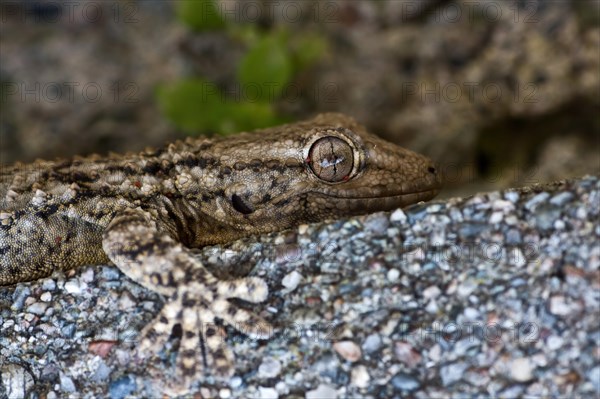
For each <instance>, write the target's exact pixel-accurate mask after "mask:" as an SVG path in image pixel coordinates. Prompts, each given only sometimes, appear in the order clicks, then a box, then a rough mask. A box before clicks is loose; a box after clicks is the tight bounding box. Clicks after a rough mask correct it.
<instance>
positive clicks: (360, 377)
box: [351, 364, 371, 388]
mask: <svg viewBox="0 0 600 399" xmlns="http://www.w3.org/2000/svg"><path fill="white" fill-rule="evenodd" d="M370 380H371V377H370V376H369V371H368V370H367V368H366V367H365V366H363V365H362V364H361V365H359V366H357V367H354V368H353V369H352V373H351V381H352V385H354V386H356V387H358V388H366V387H368V386H369V381H370Z"/></svg>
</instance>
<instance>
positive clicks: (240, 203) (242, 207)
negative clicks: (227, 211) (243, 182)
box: [231, 194, 254, 215]
mask: <svg viewBox="0 0 600 399" xmlns="http://www.w3.org/2000/svg"><path fill="white" fill-rule="evenodd" d="M231 205H232V206H233V209H235V210H236V211H238V212H239V213H243V214H244V215H249V214H251V213H252V212H254V208H252V206H250V205H249V204H248V203H247V202H246V201H244V200H243V199H242V197H240V196H239V195H237V194H233V195H232V196H231Z"/></svg>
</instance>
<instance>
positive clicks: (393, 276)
mask: <svg viewBox="0 0 600 399" xmlns="http://www.w3.org/2000/svg"><path fill="white" fill-rule="evenodd" d="M399 277H400V271H399V270H398V269H390V270H389V271H388V272H387V279H388V280H389V281H391V282H392V283H393V282H394V281H397V280H398V278H399Z"/></svg>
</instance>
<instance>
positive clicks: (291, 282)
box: [281, 270, 302, 292]
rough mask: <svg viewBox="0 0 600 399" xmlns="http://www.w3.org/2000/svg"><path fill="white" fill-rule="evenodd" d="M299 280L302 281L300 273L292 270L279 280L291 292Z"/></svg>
mask: <svg viewBox="0 0 600 399" xmlns="http://www.w3.org/2000/svg"><path fill="white" fill-rule="evenodd" d="M300 281H302V274H300V273H298V272H297V271H295V270H294V271H292V272H290V273H288V274H286V275H285V277H283V279H282V280H281V285H283V286H284V287H285V288H287V289H288V290H289V291H290V292H291V291H294V290H295V289H296V287H298V284H300Z"/></svg>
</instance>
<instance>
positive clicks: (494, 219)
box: [489, 212, 504, 224]
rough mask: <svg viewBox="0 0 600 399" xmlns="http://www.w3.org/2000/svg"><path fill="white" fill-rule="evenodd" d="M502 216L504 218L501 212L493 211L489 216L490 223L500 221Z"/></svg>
mask: <svg viewBox="0 0 600 399" xmlns="http://www.w3.org/2000/svg"><path fill="white" fill-rule="evenodd" d="M503 218H504V214H503V213H502V212H494V213H492V216H490V220H489V222H490V223H491V224H496V223H500V222H501V221H502V219H503Z"/></svg>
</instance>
